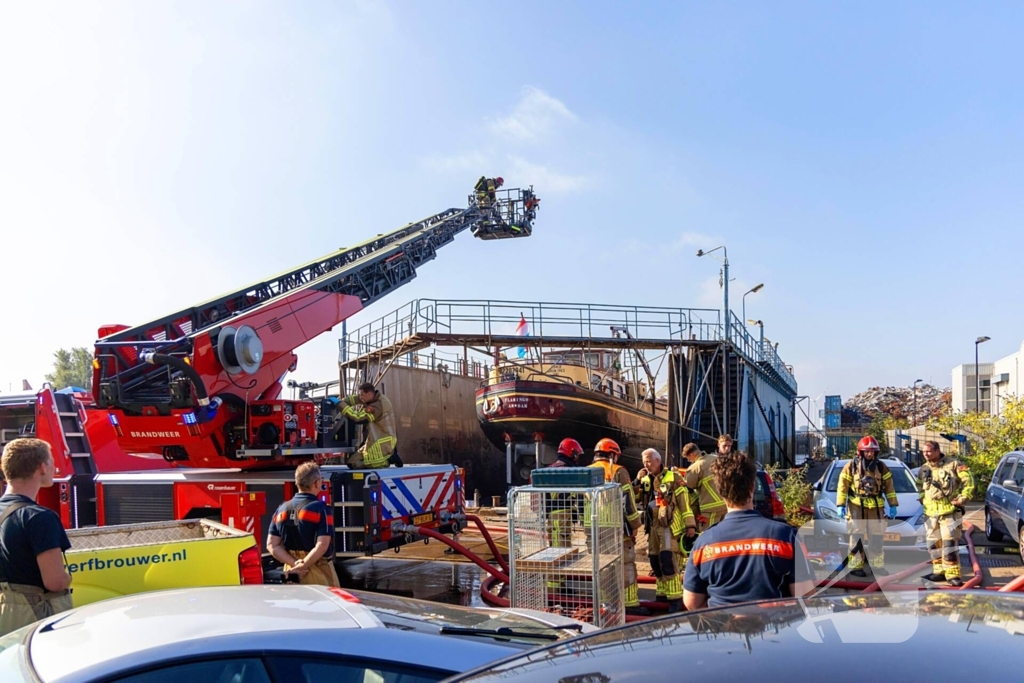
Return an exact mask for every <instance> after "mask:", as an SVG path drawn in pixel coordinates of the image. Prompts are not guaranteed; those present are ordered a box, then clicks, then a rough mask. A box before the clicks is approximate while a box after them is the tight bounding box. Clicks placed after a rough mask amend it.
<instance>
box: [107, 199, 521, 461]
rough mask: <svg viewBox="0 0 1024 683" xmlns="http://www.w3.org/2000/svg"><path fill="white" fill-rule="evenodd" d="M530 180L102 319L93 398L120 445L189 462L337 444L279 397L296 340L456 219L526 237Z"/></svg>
mask: <svg viewBox="0 0 1024 683" xmlns="http://www.w3.org/2000/svg"><path fill="white" fill-rule="evenodd" d="M538 202H539V200H538V199H537V197H536V195H535V194H534V192H533V188H532V187H530V188H527V189H519V188H516V189H508V190H501V191H500V192H497V193H492V194H491V195H490V196H486V195H481V194H479V193H474V194H471V195H470V196H469V205H468V206H467V207H466V208H451V209H446V210H445V211H442V212H440V213H437V214H434V215H432V216H429V217H427V218H425V219H423V220H420V221H417V222H415V223H410V224H408V225H406V226H404V227H401V228H399V229H397V230H394V231H392V232H389V233H387V234H382V235H378V236H377V237H375V238H373V239H370V240H368V241H366V242H363V243H362V244H358V245H356V246H354V247H347V248H342V249H339V250H338V251H336V252H334V253H332V254H329V255H327V256H325V257H323V258H320V259H317V260H315V261H311V262H309V263H306V264H304V265H301V266H299V267H297V268H294V269H292V270H289V271H287V272H285V273H282V274H280V275H277V276H275V277H272V278H270V279H267V280H263V281H261V282H256V283H253V284H251V285H249V286H247V287H244V288H242V289H239V290H237V291H234V292H230V293H228V294H225V295H223V296H220V297H217V298H216V299H212V300H210V301H206V302H204V303H201V304H197V305H195V306H191V307H189V308H186V309H185V310H182V311H177V312H175V313H172V314H170V315H166V316H163V317H161V318H157V319H156V320H152V321H150V322H147V323H143V324H141V325H136V326H134V327H128V326H124V325H109V326H104V327H101V328H100V330H99V335H98V336H99V340H98V341H97V342H96V344H95V357H94V360H93V389H92V391H93V398H94V401H95V405H96V407H97V408H98V409H100V410H102V411H104V412H105V413H106V416H107V419H109V421H110V424H111V426H112V427H113V428H114V431H115V432H116V434H117V440H118V443H119V444H120V446H121V448H122V449H123V450H124V451H125V452H129V453H155V454H159V455H162V456H163V458H164V459H165V460H167V461H168V462H172V463H175V464H178V465H180V466H185V467H219V468H229V467H230V468H242V469H251V468H260V467H268V466H279V465H292V464H296V463H297V462H299V461H302V460H308V459H309V458H310V457H311V456H314V455H316V454H318V453H319V454H322V453H328V452H332V451H333V452H336V451H337V445H338V444H337V443H334V442H332V437H331V435H330V434H328V432H330V431H331V430H330V429H328V428H327V425H326V422H327V420H326V419H325V417H326V416H324V415H322V414H321V411H320V410H319V409H318V407H317V406H316V405H314V403H313V402H311V401H287V400H282V398H281V393H282V383H283V382H284V380H285V377H286V375H287V374H288V373H289V372H292V371H294V370H295V368H296V363H297V360H298V359H297V357H296V355H295V349H297V348H298V347H299V346H301V345H302V344H304V343H306V342H308V341H309V340H311V339H313V338H314V337H316V336H318V335H320V334H322V333H324V332H327V331H329V330H331V329H332V328H333V327H334V326H335V325H337V324H339V323H341V322H342V321H344V320H345V319H347V318H348V317H350V316H352V315H353V314H355V313H357V312H359V311H360V310H362V309H363V308H365V307H366V306H368V305H370V304H372V303H373V302H375V301H377V300H378V299H380V298H381V297H383V296H385V295H387V294H390V293H391V292H393V291H394V290H395V289H397V288H398V287H401V286H402V285H404V284H406V283H407V282H409V281H410V280H412V279H413V278H414V277H415V276H416V270H417V268H418V267H420V266H421V265H423V264H424V263H426V262H427V261H430V260H431V259H433V258H434V257H435V256H436V255H437V251H438V249H440V248H441V247H443V246H444V245H446V244H448V243H449V242H451V241H452V240H453V239H454V238H455V236H456V235H458V234H459V233H460V232H462V231H463V230H467V229H469V230H471V232H472V234H473V235H474V236H475V237H477V238H479V239H483V240H492V239H506V238H517V237H527V236H529V235H530V234H531V233H532V222H533V218H534V216H535V214H536V210H537V206H538Z"/></svg>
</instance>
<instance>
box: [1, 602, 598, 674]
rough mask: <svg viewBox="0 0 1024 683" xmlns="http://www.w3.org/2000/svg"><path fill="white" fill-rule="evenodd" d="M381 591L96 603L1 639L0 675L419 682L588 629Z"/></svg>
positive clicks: (563, 621) (524, 614)
mask: <svg viewBox="0 0 1024 683" xmlns="http://www.w3.org/2000/svg"><path fill="white" fill-rule="evenodd" d="M361 597H366V599H367V604H363V603H362V601H361ZM387 598H388V596H379V597H375V598H373V599H372V600H371V599H370V596H369V595H365V594H362V593H360V594H354V593H350V592H348V591H344V590H341V589H338V588H326V587H322V586H297V585H279V586H232V587H217V588H192V589H184V590H168V591H158V592H153V593H144V594H139V595H133V596H129V597H124V598H114V599H111V600H104V601H102V602H96V603H93V604H90V605H86V606H84V607H79V608H76V609H73V610H71V611H69V612H64V613H61V614H58V615H56V616H53V617H50V618H48V619H45V620H43V621H40V622H37V623H35V624H33V625H31V626H27V627H25V628H23V629H19V630H17V631H15V632H13V633H11V634H8V635H7V636H4V637H2V638H0V672H3V673H2V674H0V678H2V679H3V680H4V681H8V680H13V681H34V682H39V681H41V682H42V683H58V682H59V683H87V682H89V683H91V682H93V681H118V682H119V683H180V682H181V681H193V682H195V683H204V682H205V681H230V682H231V683H270V681H277V682H280V683H322V682H323V681H380V682H384V683H398V682H399V681H400V682H401V683H426V682H428V681H438V680H441V679H443V678H445V677H447V676H450V675H452V674H455V673H459V672H461V671H466V670H468V669H470V668H473V667H476V666H480V665H482V664H484V663H487V662H493V661H496V660H498V659H500V658H503V657H507V656H509V655H511V654H515V653H518V652H522V651H524V650H527V649H530V648H533V647H535V646H537V645H538V644H543V643H548V642H551V641H556V640H559V639H566V638H569V637H572V636H575V635H578V634H579V633H580V632H581V631H583V632H586V630H587V629H586V628H584V625H583V624H578V623H577V622H572V621H571V620H569V619H563V618H560V617H556V616H554V615H547V614H543V613H530V612H528V611H523V612H509V611H502V610H495V611H492V610H474V609H469V608H459V607H457V606H451V605H439V604H435V603H430V602H426V601H421V600H409V599H403V598H391V599H390V600H389V599H387ZM373 605H377V607H374V606H373ZM413 612H415V614H413ZM535 616H539V617H540V618H539V619H536V618H534V617H535ZM431 622H432V623H431ZM385 629H386V630H385Z"/></svg>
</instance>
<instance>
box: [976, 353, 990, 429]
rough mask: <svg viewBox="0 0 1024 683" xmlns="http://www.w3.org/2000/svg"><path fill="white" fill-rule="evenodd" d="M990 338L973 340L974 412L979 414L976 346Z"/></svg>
mask: <svg viewBox="0 0 1024 683" xmlns="http://www.w3.org/2000/svg"><path fill="white" fill-rule="evenodd" d="M991 338H992V337H978V338H977V339H975V340H974V410H975V412H978V413H980V412H981V372H980V371H979V370H978V346H979V345H981V344H984V343H985V342H987V341H988V340H989V339H991Z"/></svg>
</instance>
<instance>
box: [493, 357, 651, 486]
mask: <svg viewBox="0 0 1024 683" xmlns="http://www.w3.org/2000/svg"><path fill="white" fill-rule="evenodd" d="M621 359H622V353H621V352H619V351H610V350H571V351H546V352H544V353H542V354H540V357H539V358H538V359H533V360H507V359H504V360H500V361H499V362H498V363H497V364H496V366H495V367H494V368H493V369H492V370H491V371H490V373H489V375H488V379H487V381H486V382H485V383H484V385H483V386H482V387H481V388H480V389H478V390H477V392H476V413H477V418H478V419H479V420H480V426H481V429H482V430H483V432H484V435H485V436H486V437H487V439H488V440H489V441H490V442H491V443H492V444H494V446H496V447H497V448H500V449H502V450H504V449H505V448H506V444H507V443H508V442H510V441H511V442H513V443H516V444H521V445H522V444H526V445H527V447H528V448H529V444H534V443H539V444H543V445H544V446H546V447H548V448H550V447H551V446H553V445H556V444H558V442H559V441H561V440H562V439H564V438H573V439H576V440H577V441H579V442H580V444H581V445H582V446H583V448H584V449H585V450H587V451H588V455H587V456H585V459H584V464H585V463H586V462H588V461H589V459H590V455H589V451H590V450H591V449H592V448H593V447H594V444H596V443H597V442H598V441H599V440H600V439H602V438H605V437H608V438H611V439H614V440H615V441H616V442H618V444H619V447H620V448H621V449H622V458H621V459H620V464H622V465H624V466H625V467H626V468H627V469H629V470H630V471H631V472H634V473H635V472H636V471H637V470H639V469H640V467H641V463H640V453H641V452H642V451H643V450H644V449H645V448H651V447H656V448H661V447H662V446H663V445H664V444H665V441H666V438H667V432H668V402H667V401H666V400H665V399H662V400H660V401H659V400H657V399H653V398H652V395H651V391H650V386H649V385H648V384H647V383H646V382H643V381H631V380H629V379H628V378H627V376H626V375H625V374H624V373H623V372H622V371H621ZM544 459H545V458H543V456H542V460H544ZM535 464H536V463H535V462H534V461H532V460H531V459H530V458H529V456H527V457H526V458H525V459H521V460H520V461H519V468H520V469H521V470H523V471H522V472H516V473H515V474H517V475H518V476H519V477H520V478H524V479H525V477H526V475H527V474H528V470H529V468H530V467H531V466H534V465H535Z"/></svg>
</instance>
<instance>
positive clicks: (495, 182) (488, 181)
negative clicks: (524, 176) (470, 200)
mask: <svg viewBox="0 0 1024 683" xmlns="http://www.w3.org/2000/svg"><path fill="white" fill-rule="evenodd" d="M504 184H505V179H504V178H500V177H498V178H488V177H486V176H480V180H478V181H476V186H475V187H474V188H473V189H474V191H476V203H477V206H479V207H480V208H481V209H488V208H490V207H492V206H494V202H495V201H497V194H496V191H497V189H498V188H499V187H501V186H502V185H504Z"/></svg>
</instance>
